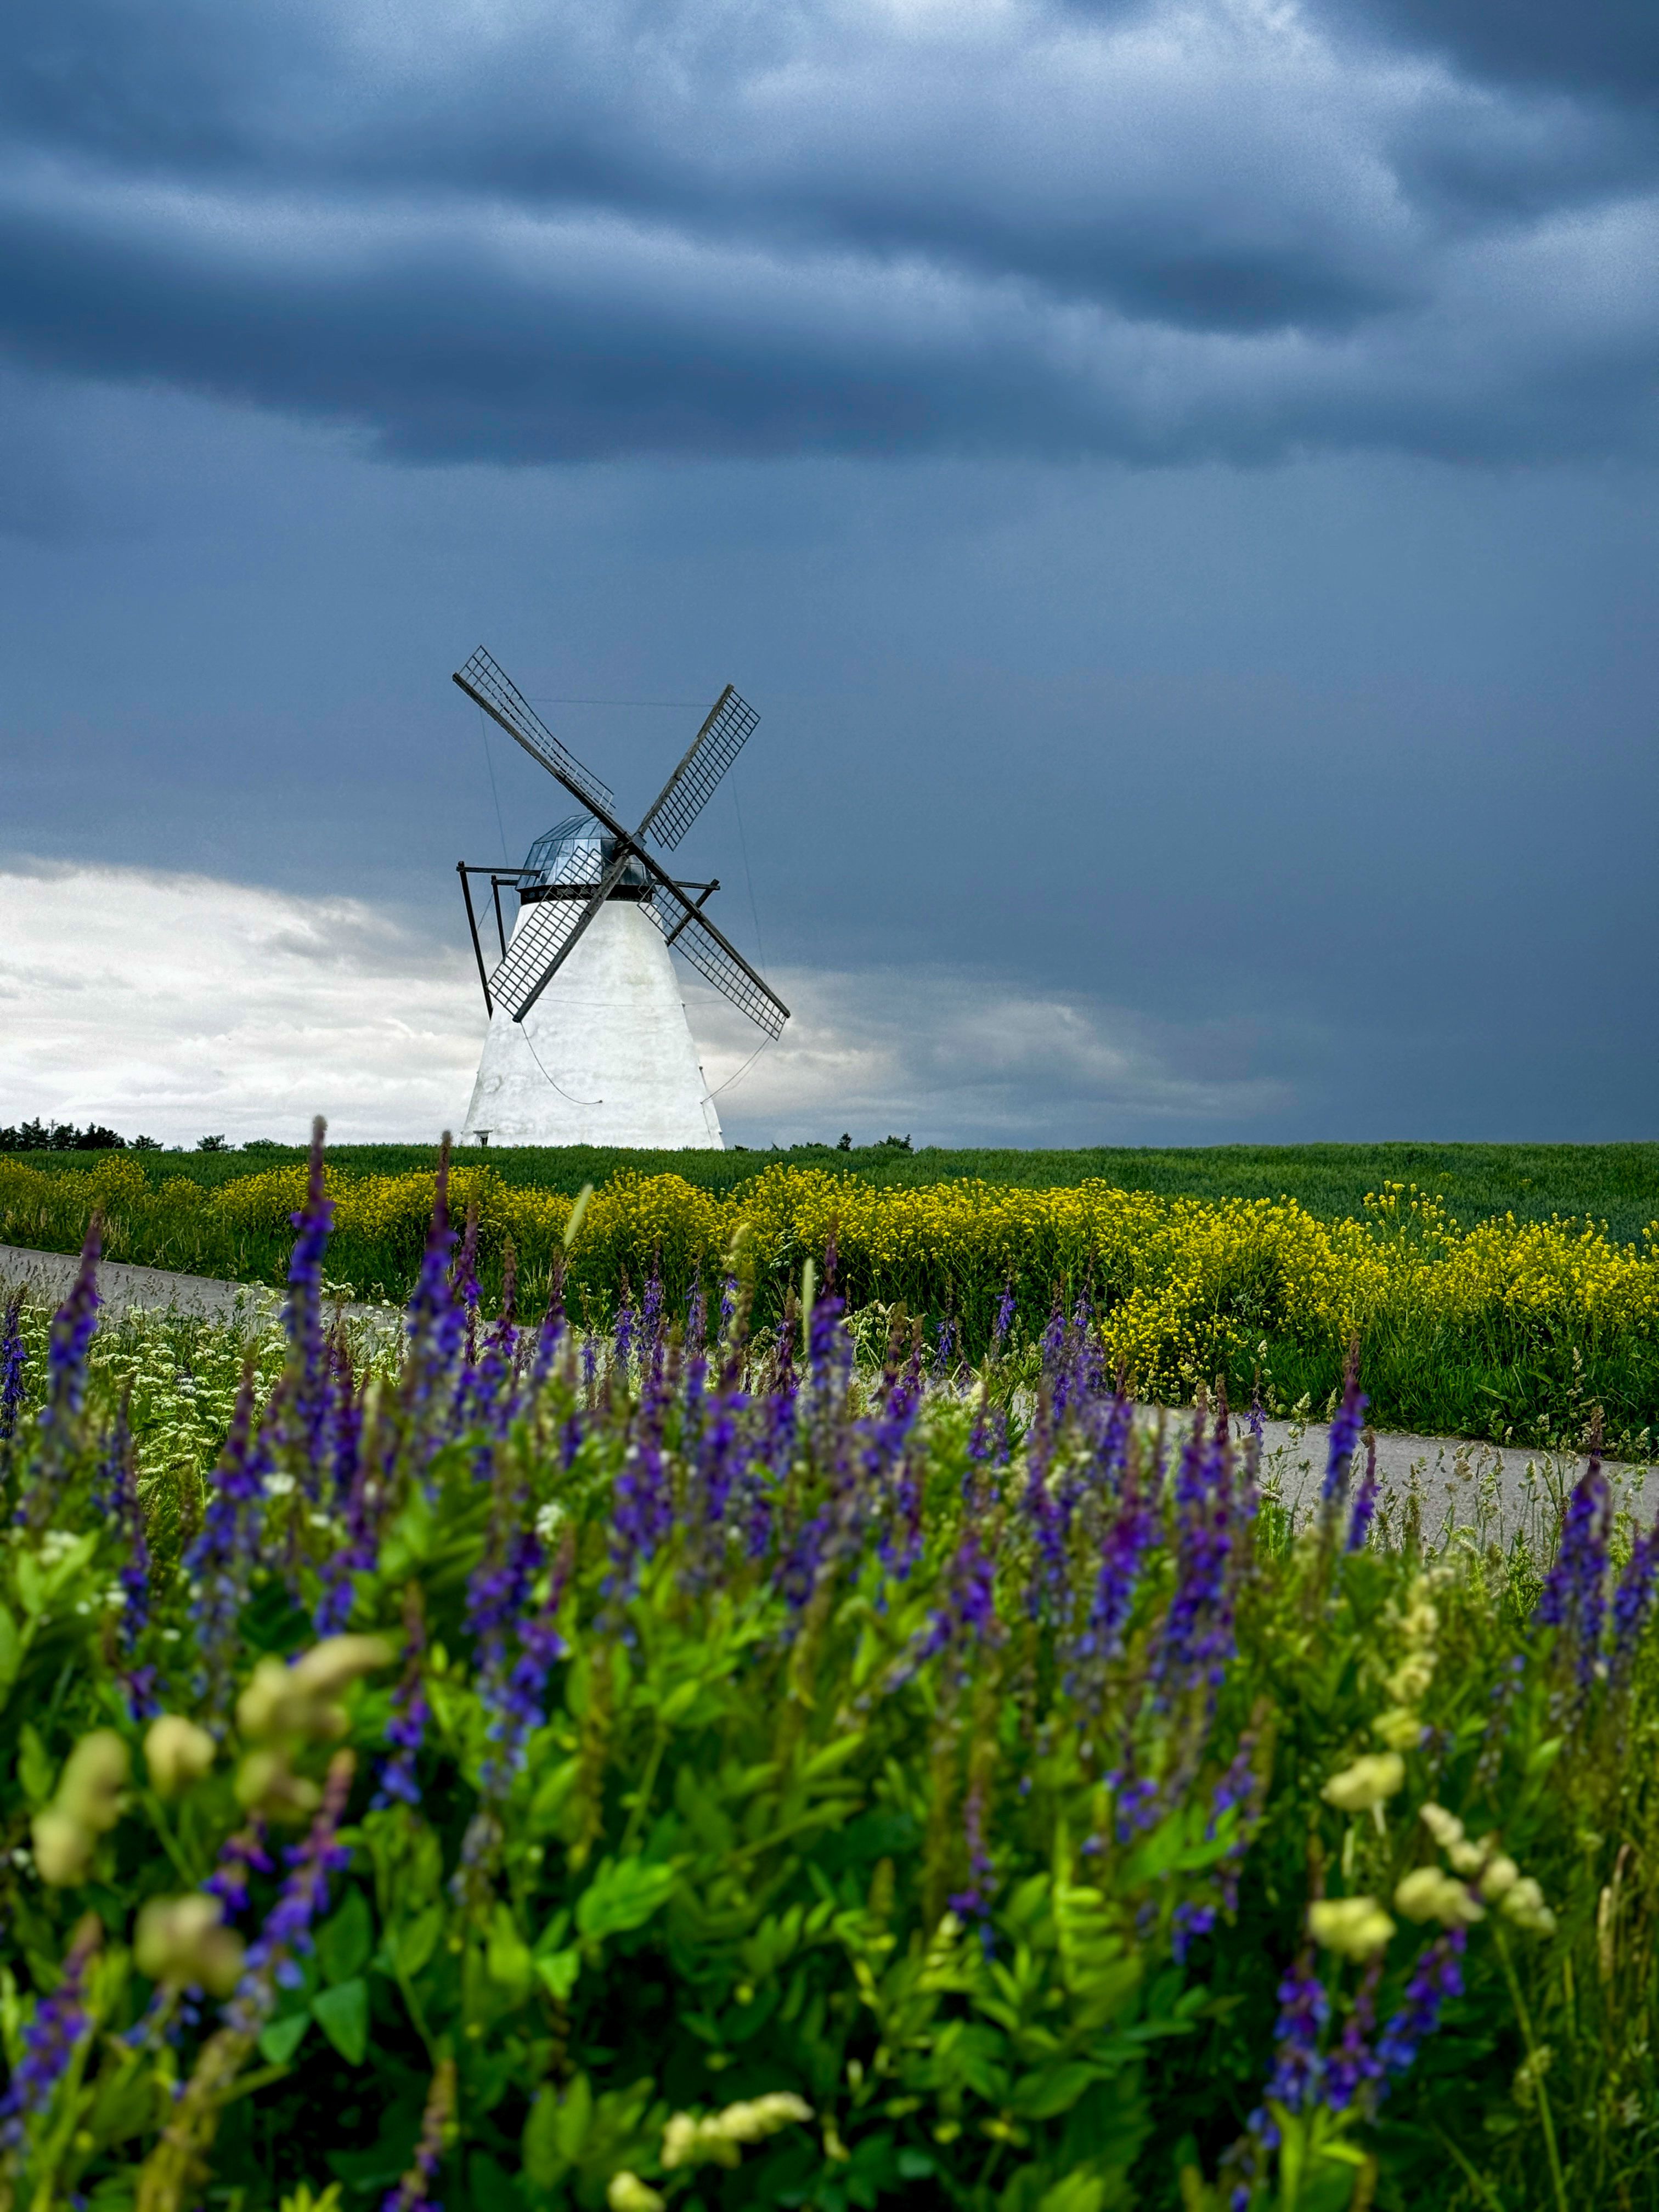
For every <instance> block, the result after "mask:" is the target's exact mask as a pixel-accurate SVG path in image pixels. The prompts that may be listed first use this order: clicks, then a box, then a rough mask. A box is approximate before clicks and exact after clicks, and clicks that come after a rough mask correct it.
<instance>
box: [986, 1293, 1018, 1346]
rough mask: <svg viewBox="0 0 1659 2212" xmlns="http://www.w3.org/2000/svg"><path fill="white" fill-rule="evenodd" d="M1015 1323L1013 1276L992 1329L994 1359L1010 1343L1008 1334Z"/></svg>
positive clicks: (1002, 1298) (999, 1305)
mask: <svg viewBox="0 0 1659 2212" xmlns="http://www.w3.org/2000/svg"><path fill="white" fill-rule="evenodd" d="M1013 1322H1014V1285H1013V1279H1012V1276H1011V1277H1010V1278H1009V1279H1008V1281H1007V1283H1006V1285H1005V1286H1004V1289H1003V1293H1002V1297H1001V1299H1000V1302H999V1304H998V1306H997V1317H996V1320H995V1322H994V1323H993V1324H992V1328H991V1357H992V1358H993V1359H994V1358H996V1357H997V1355H998V1353H999V1352H1000V1351H1001V1350H1002V1347H1003V1346H1004V1345H1005V1344H1006V1342H1007V1341H1008V1332H1009V1330H1010V1329H1011V1328H1012V1327H1013Z"/></svg>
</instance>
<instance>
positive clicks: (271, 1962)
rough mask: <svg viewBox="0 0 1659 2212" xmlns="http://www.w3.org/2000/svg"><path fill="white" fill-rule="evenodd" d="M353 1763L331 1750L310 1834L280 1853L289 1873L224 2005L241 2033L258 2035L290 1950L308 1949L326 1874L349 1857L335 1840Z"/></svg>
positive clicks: (293, 1980) (292, 1980) (288, 1966)
mask: <svg viewBox="0 0 1659 2212" xmlns="http://www.w3.org/2000/svg"><path fill="white" fill-rule="evenodd" d="M353 1765H354V1761H353V1759H352V1755H351V1753H349V1751H337V1752H336V1753H335V1754H334V1756H333V1758H332V1759H331V1760H330V1761H329V1768H328V1779H327V1782H326V1783H325V1785H324V1790H323V1802H322V1805H321V1807H320V1808H319V1811H318V1814H317V1817H316V1819H315V1820H313V1822H312V1824H311V1832H310V1834H309V1835H308V1836H307V1838H306V1839H305V1841H304V1843H302V1844H295V1846H294V1848H293V1849H292V1850H289V1851H285V1852H284V1853H283V1858H284V1860H285V1861H286V1862H287V1864H288V1868H289V1873H288V1875H287V1876H286V1878H285V1879H284V1881H283V1887H282V1888H281V1890H280V1891H279V1892H278V1893H277V1898H276V1903H275V1905H272V1906H271V1908H270V1911H269V1913H267V1914H266V1916H265V1923H264V1927H263V1928H261V1929H260V1930H259V1933H258V1936H256V1937H255V1938H254V1940H253V1942H252V1943H250V1944H249V1946H248V1948H247V1956H246V1960H245V1961H244V1964H243V1968H242V1978H241V1980H240V1982H239V1983H238V1984H237V1985H236V1993H235V1995H234V1996H233V1997H232V1998H231V2000H230V2002H229V2003H228V2005H227V2006H226V2008H225V2020H226V2023H227V2025H228V2026H229V2027H232V2028H234V2029H235V2030H237V2031H238V2032H239V2033H241V2034H244V2035H258V2033H259V2032H260V2030H261V2029H262V2028H263V2027H264V2025H265V2022H266V2021H268V2020H269V2019H270V2014H271V2010H272V2008H273V2007H274V2006H275V2004H276V1990H277V1988H278V1986H279V1985H280V1986H281V1987H283V1988H289V1987H292V1986H294V1985H295V1984H297V1983H298V1982H299V1980H300V1970H299V1967H298V1966H296V1965H295V1954H296V1953H297V1954H304V1953H306V1952H308V1951H309V1950H310V1949H311V1948H312V1936H311V1930H312V1926H313V1923H314V1922H315V1921H316V1920H317V1919H318V1918H319V1916H320V1915H321V1914H323V1913H325V1912H326V1911H327V1910H328V1878H329V1876H330V1875H331V1874H335V1873H337V1872H338V1870H339V1869H340V1868H342V1867H343V1866H344V1865H345V1864H346V1863H348V1861H349V1859H350V1857H351V1853H350V1852H349V1850H347V1849H346V1847H345V1846H344V1845H343V1844H342V1843H341V1842H340V1841H339V1827H340V1822H341V1820H342V1819H343V1817H344V1814H345V1808H346V1800H347V1798H348V1797H349V1796H350V1794H351V1776H352V1769H353Z"/></svg>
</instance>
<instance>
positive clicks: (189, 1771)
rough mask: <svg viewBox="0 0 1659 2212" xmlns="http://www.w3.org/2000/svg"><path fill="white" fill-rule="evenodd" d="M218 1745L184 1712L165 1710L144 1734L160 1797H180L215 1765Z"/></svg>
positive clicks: (147, 1758) (146, 1759)
mask: <svg viewBox="0 0 1659 2212" xmlns="http://www.w3.org/2000/svg"><path fill="white" fill-rule="evenodd" d="M217 1748H218V1747H217V1745H216V1744H215V1742H214V1741H213V1738H212V1737H211V1736H210V1735H209V1734H208V1732H207V1730H206V1729H204V1728H197V1725H196V1723H195V1722H194V1721H187V1720H186V1719H185V1717H184V1716H183V1715H182V1714H181V1713H163V1714H162V1715H161V1717H160V1719H159V1720H155V1721H152V1722H151V1723H150V1724H149V1729H148V1730H147V1731H146V1733H145V1736H144V1764H145V1765H146V1766H147V1767H148V1768H149V1779H150V1787H151V1788H152V1789H153V1790H155V1794H156V1796H158V1797H178V1796H182V1795H183V1793H184V1792H185V1790H188V1789H189V1788H190V1786H191V1784H192V1783H195V1782H199V1781H200V1780H201V1778H202V1777H203V1776H204V1774H206V1773H207V1772H208V1771H210V1769H211V1767H212V1765H213V1760H214V1755H215V1753H216V1750H217Z"/></svg>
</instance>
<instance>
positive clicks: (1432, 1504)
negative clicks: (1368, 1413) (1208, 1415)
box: [0, 1244, 1659, 1548]
mask: <svg viewBox="0 0 1659 2212" xmlns="http://www.w3.org/2000/svg"><path fill="white" fill-rule="evenodd" d="M78 1264H79V1263H78V1261H76V1259H75V1257H74V1256H73V1255H71V1254H69V1253H64V1252H34V1251H30V1250H27V1249H24V1248H23V1247H22V1246H21V1245H16V1244H0V1289H4V1290H8V1291H9V1290H11V1289H13V1288H15V1285H17V1284H18V1282H19V1281H22V1282H24V1283H26V1284H27V1285H29V1287H30V1288H31V1289H32V1290H33V1291H36V1292H37V1293H38V1295H39V1296H40V1297H41V1298H42V1299H43V1300H52V1301H53V1302H55V1301H56V1300H58V1298H61V1297H62V1296H63V1294H64V1291H66V1290H67V1289H68V1288H69V1286H70V1284H71V1283H72V1282H73V1281H74V1280H75V1275H76V1267H77V1266H78ZM98 1287H99V1290H100V1292H101V1293H102V1295H103V1298H104V1303H105V1305H106V1308H107V1309H108V1310H109V1311H110V1312H111V1313H113V1314H118V1313H122V1312H125V1310H126V1309H127V1308H129V1307H131V1306H143V1307H147V1308H152V1309H154V1308H157V1307H170V1308H172V1309H173V1310H175V1311H179V1312H184V1313H197V1314H201V1315H203V1316H205V1317H207V1318H210V1319H212V1320H220V1321H229V1320H233V1319H234V1318H235V1316H236V1315H237V1314H238V1312H239V1311H240V1312H241V1313H243V1314H246V1315H247V1316H248V1317H249V1318H250V1319H254V1318H256V1317H259V1316H264V1314H266V1313H270V1314H275V1313H276V1311H277V1310H279V1309H280V1307H281V1305H282V1302H283V1298H282V1292H281V1291H275V1290H271V1289H270V1288H268V1287H267V1286H265V1285H261V1284H253V1285H243V1284H239V1283H225V1282H220V1281H218V1280H216V1279H215V1278H214V1277H212V1276H209V1275H175V1274H171V1273H167V1271H165V1270H164V1269H162V1268H160V1267H130V1266H128V1265H126V1264H125V1262H123V1261H105V1262H104V1263H103V1264H102V1265H101V1266H100V1268H99V1270H98ZM239 1301H240V1304H239ZM346 1310H347V1312H348V1313H350V1314H361V1315H362V1316H364V1317H368V1316H380V1317H384V1316H386V1313H387V1309H386V1308H385V1307H383V1306H349V1307H348V1308H347V1309H346ZM1235 1426H1236V1427H1237V1428H1238V1429H1239V1430H1240V1431H1241V1432H1242V1429H1243V1423H1242V1422H1237V1423H1236V1424H1235ZM1328 1436H1329V1431H1328V1428H1327V1426H1326V1425H1325V1424H1324V1423H1323V1422H1322V1421H1310V1422H1308V1423H1306V1424H1305V1425H1304V1424H1295V1423H1291V1422H1288V1421H1269V1422H1268V1423H1267V1434H1266V1437H1265V1440H1264V1443H1265V1448H1264V1454H1263V1462H1262V1472H1263V1475H1264V1478H1265V1480H1267V1483H1268V1484H1270V1485H1271V1486H1272V1487H1273V1489H1274V1490H1275V1491H1276V1492H1277V1493H1278V1495H1279V1497H1280V1498H1282V1499H1283V1501H1284V1503H1285V1504H1286V1505H1287V1506H1289V1507H1291V1509H1292V1510H1294V1511H1296V1512H1297V1515H1298V1516H1304V1515H1305V1514H1307V1513H1308V1512H1309V1511H1310V1510H1312V1509H1313V1507H1314V1506H1315V1505H1316V1504H1317V1501H1318V1497H1319V1486H1320V1482H1321V1480H1322V1477H1323V1474H1324V1471H1325V1455H1326V1450H1327V1444H1328ZM1376 1465H1377V1473H1378V1474H1379V1476H1380V1477H1381V1486H1382V1517H1383V1526H1384V1527H1385V1528H1391V1529H1392V1530H1394V1531H1396V1532H1397V1531H1398V1529H1399V1528H1401V1526H1402V1525H1403V1523H1404V1522H1405V1520H1406V1518H1407V1516H1408V1515H1409V1514H1410V1512H1411V1511H1412V1510H1413V1499H1415V1501H1416V1510H1417V1513H1418V1515H1419V1520H1420V1525H1421V1527H1422V1529H1423V1532H1424V1534H1425V1538H1427V1539H1429V1540H1431V1541H1436V1542H1439V1543H1446V1542H1453V1541H1458V1538H1459V1532H1460V1531H1467V1532H1468V1537H1466V1538H1465V1539H1464V1541H1468V1540H1469V1539H1473V1541H1475V1542H1478V1543H1480V1544H1481V1545H1483V1546H1484V1545H1486V1544H1487V1543H1491V1542H1498V1543H1504V1544H1507V1543H1508V1542H1509V1541H1510V1540H1511V1539H1512V1538H1513V1537H1516V1536H1517V1535H1519V1536H1524V1537H1526V1538H1527V1539H1528V1541H1530V1542H1531V1543H1533V1544H1534V1546H1538V1547H1545V1548H1547V1547H1550V1546H1552V1545H1553V1541H1554V1534H1555V1526H1556V1521H1557V1517H1558V1515H1559V1509H1560V1501H1561V1500H1562V1498H1565V1495H1566V1493H1567V1492H1568V1491H1570V1490H1571V1487H1572V1486H1573V1484H1574V1482H1575V1481H1576V1480H1577V1477H1578V1474H1579V1470H1580V1468H1581V1467H1582V1465H1583V1462H1582V1461H1581V1460H1580V1459H1579V1458H1578V1457H1577V1455H1573V1454H1562V1453H1549V1452H1529V1451H1525V1450H1522V1449H1516V1448H1514V1447H1512V1446H1511V1447H1508V1448H1500V1447H1499V1446H1498V1445H1496V1444H1482V1443H1470V1442H1469V1441H1468V1438H1467V1437H1413V1436H1400V1435H1392V1434H1385V1435H1379V1436H1378V1437H1377V1440H1376ZM1607 1473H1608V1475H1609V1477H1610V1479H1611V1480H1612V1483H1613V1500H1614V1505H1615V1510H1629V1511H1631V1512H1632V1513H1635V1514H1638V1516H1642V1517H1643V1518H1647V1517H1649V1516H1650V1515H1651V1512H1652V1503H1653V1501H1659V1480H1650V1477H1651V1474H1652V1470H1650V1468H1644V1467H1623V1466H1609V1468H1608V1469H1607ZM1644 1493H1648V1494H1649V1502H1648V1503H1647V1507H1646V1511H1645V1512H1644Z"/></svg>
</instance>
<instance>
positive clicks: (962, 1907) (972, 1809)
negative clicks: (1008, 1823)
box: [947, 1759, 995, 1959]
mask: <svg viewBox="0 0 1659 2212" xmlns="http://www.w3.org/2000/svg"><path fill="white" fill-rule="evenodd" d="M989 1782H990V1778H989V1775H988V1773H987V1771H986V1763H985V1761H984V1760H983V1759H975V1762H974V1766H973V1779H972V1780H971V1781H970V1782H969V1785H968V1797H967V1802H966V1803H965V1804H964V1805H963V1812H962V1820H963V1836H964V1838H965V1840H966V1843H967V1845H968V1887H967V1888H966V1889H960V1890H957V1893H955V1895H954V1896H952V1897H951V1898H950V1899H948V1900H947V1901H948V1903H949V1905H950V1907H951V1911H952V1912H954V1913H956V1914H957V1915H958V1916H959V1917H961V1918H962V1919H963V1920H966V1921H969V1922H971V1923H975V1924H976V1926H977V1928H978V1931H979V1942H980V1948H981V1951H982V1952H983V1953H984V1954H985V1956H986V1957H987V1959H988V1958H990V1957H991V1955H992V1953H993V1949H994V1938H993V1936H992V1929H991V1895H992V1890H993V1887H994V1875H995V1869H994V1866H993V1863H992V1859H991V1853H990V1850H989V1848H988V1846H987V1843H986V1838H985V1820H986V1799H987V1796H988V1794H989Z"/></svg>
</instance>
